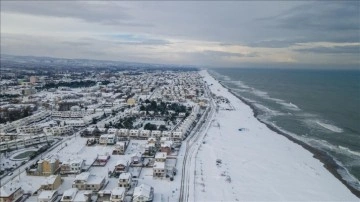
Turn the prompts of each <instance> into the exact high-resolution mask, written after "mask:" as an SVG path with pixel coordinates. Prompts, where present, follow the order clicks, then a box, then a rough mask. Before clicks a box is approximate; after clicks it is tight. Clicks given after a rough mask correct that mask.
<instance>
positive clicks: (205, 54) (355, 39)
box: [1, 1, 360, 68]
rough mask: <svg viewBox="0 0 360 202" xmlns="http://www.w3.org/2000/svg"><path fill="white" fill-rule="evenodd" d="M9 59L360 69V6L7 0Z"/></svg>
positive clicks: (4, 36)
mask: <svg viewBox="0 0 360 202" xmlns="http://www.w3.org/2000/svg"><path fill="white" fill-rule="evenodd" d="M1 54H10V55H26V56H49V57H60V58H83V59H99V60H115V61H129V62H144V63H157V64H183V65H196V66H202V67H249V66H260V67H268V66H269V67H270V66H271V67H274V66H288V67H292V66H294V67H295V66H296V67H299V66H323V67H325V68H326V67H329V68H330V67H331V68H334V67H335V68H346V67H349V66H350V67H355V68H359V67H360V60H359V58H360V1H316V2H311V1H253V2H251V1H226V2H220V1H132V2H127V1H1Z"/></svg>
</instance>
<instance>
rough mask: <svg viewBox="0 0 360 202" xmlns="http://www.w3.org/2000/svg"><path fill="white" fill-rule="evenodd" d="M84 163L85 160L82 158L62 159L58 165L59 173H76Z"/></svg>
mask: <svg viewBox="0 0 360 202" xmlns="http://www.w3.org/2000/svg"><path fill="white" fill-rule="evenodd" d="M84 165H85V160H83V159H72V160H70V159H69V160H68V161H64V162H63V163H62V164H61V167H60V173H61V174H76V173H80V172H81V170H82V168H83V167H84Z"/></svg>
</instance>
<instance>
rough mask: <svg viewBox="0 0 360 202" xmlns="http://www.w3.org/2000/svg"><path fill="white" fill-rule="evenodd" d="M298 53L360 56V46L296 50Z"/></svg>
mask: <svg viewBox="0 0 360 202" xmlns="http://www.w3.org/2000/svg"><path fill="white" fill-rule="evenodd" d="M294 51H297V52H305V53H321V54H327V53H330V54H334V53H336V54H358V55H360V45H346V46H331V47H325V46H319V47H313V48H299V49H294Z"/></svg>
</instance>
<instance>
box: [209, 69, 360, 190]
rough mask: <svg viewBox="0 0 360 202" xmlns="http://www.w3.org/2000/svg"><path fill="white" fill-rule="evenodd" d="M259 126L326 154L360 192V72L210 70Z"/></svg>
mask: <svg viewBox="0 0 360 202" xmlns="http://www.w3.org/2000/svg"><path fill="white" fill-rule="evenodd" d="M209 73H210V74H211V75H212V76H214V77H215V78H216V79H217V80H220V81H222V83H223V84H224V85H225V86H226V87H227V88H229V89H231V90H232V91H233V92H234V93H235V94H237V95H238V96H240V97H242V98H244V99H246V100H247V101H249V102H251V103H252V105H253V106H254V107H255V108H256V109H257V111H258V112H259V114H258V115H257V116H258V118H259V119H261V120H262V121H264V122H266V123H269V124H271V125H273V126H275V127H277V128H278V129H280V130H282V131H284V132H286V133H287V134H290V135H291V136H293V137H295V138H297V139H299V140H301V141H303V142H305V143H307V144H309V145H311V146H313V147H316V148H319V149H321V150H323V151H326V152H327V153H328V154H329V155H330V156H331V157H332V158H334V159H335V160H336V161H337V163H338V164H339V165H341V166H342V167H344V168H345V169H343V170H339V173H340V174H341V175H342V177H343V178H344V179H345V180H346V181H348V182H349V183H350V184H351V185H352V186H353V187H355V188H356V189H358V190H360V184H359V179H360V70H359V71H358V70H283V69H281V70H280V69H224V68H218V69H210V70H209Z"/></svg>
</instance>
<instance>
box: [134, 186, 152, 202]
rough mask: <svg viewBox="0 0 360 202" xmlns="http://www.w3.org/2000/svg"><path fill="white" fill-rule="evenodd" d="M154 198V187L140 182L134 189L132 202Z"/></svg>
mask: <svg viewBox="0 0 360 202" xmlns="http://www.w3.org/2000/svg"><path fill="white" fill-rule="evenodd" d="M153 198H154V188H153V187H151V186H149V185H146V184H141V185H139V186H137V187H135V189H134V193H133V202H150V201H152V200H153Z"/></svg>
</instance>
